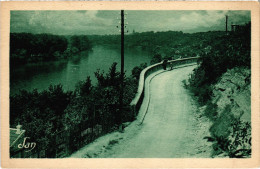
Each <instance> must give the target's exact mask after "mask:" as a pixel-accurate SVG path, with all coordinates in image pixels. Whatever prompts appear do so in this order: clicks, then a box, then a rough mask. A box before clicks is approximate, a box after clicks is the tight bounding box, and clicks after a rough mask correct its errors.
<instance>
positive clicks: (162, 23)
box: [10, 10, 251, 35]
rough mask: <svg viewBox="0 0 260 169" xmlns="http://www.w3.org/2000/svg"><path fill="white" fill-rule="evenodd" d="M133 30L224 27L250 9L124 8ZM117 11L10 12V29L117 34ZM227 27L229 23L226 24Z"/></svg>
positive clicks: (245, 15) (244, 20) (244, 16)
mask: <svg viewBox="0 0 260 169" xmlns="http://www.w3.org/2000/svg"><path fill="white" fill-rule="evenodd" d="M125 12H126V13H127V15H126V22H128V25H127V29H128V30H129V31H130V32H132V31H133V30H135V31H136V32H144V31H168V30H173V31H183V32H189V33H193V32H205V31H213V30H225V15H228V16H229V24H231V22H232V23H235V24H244V23H247V22H248V21H250V20H251V16H250V11H181V10H180V11H125ZM119 13H120V11H93V10H92V11H11V23H10V24H11V25H10V26H11V30H10V31H11V32H29V33H51V34H59V35H75V34H117V33H118V34H119V30H118V28H116V26H117V25H120V24H119V23H118V22H119V20H118V19H117V18H120V14H119ZM229 29H230V26H229Z"/></svg>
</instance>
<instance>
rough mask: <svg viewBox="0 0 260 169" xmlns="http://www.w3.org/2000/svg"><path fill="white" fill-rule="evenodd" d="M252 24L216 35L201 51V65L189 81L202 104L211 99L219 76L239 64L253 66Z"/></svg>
mask: <svg viewBox="0 0 260 169" xmlns="http://www.w3.org/2000/svg"><path fill="white" fill-rule="evenodd" d="M250 29H251V26H250V23H249V24H247V25H245V26H243V27H242V28H241V29H240V30H239V31H237V32H231V33H230V34H229V35H223V36H220V37H215V38H213V39H211V40H210V41H209V42H208V45H207V46H206V47H205V48H204V49H203V50H202V51H201V52H200V57H201V58H200V61H199V63H200V65H199V67H198V68H196V69H195V70H194V73H193V74H192V76H191V78H190V80H189V82H190V87H191V90H192V92H193V93H194V94H195V96H198V100H199V102H200V103H201V104H205V103H206V102H207V101H209V100H210V97H211V94H212V89H211V87H210V86H211V85H212V84H214V83H215V82H216V81H217V80H218V78H219V77H220V76H221V75H222V74H223V73H225V72H226V71H227V69H232V68H234V67H237V66H240V67H241V66H244V67H249V68H250V66H251V62H250V61H251V54H250V53H251V47H250V46H251V41H250V39H251V37H250V36H251V34H250V32H251V30H250Z"/></svg>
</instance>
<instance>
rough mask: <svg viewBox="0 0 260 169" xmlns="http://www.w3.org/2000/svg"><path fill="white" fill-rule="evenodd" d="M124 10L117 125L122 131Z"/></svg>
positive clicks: (122, 13)
mask: <svg viewBox="0 0 260 169" xmlns="http://www.w3.org/2000/svg"><path fill="white" fill-rule="evenodd" d="M124 18H125V15H124V10H121V74H120V79H121V85H120V97H119V104H120V109H119V113H118V116H119V117H118V119H119V121H118V123H119V124H120V125H119V130H120V131H122V130H123V128H122V113H123V107H124V106H123V104H124V103H123V97H124V64H125V63H124V59H125V58H124V33H125V23H124Z"/></svg>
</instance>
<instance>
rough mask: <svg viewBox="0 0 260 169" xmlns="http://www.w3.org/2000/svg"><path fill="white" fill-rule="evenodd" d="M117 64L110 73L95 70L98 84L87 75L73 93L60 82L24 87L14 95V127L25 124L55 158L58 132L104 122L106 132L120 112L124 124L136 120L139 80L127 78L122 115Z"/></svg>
mask: <svg viewBox="0 0 260 169" xmlns="http://www.w3.org/2000/svg"><path fill="white" fill-rule="evenodd" d="M116 65H117V63H113V64H112V66H111V68H110V70H109V72H108V73H107V74H104V72H103V71H100V70H98V71H97V72H96V73H95V75H96V78H97V80H98V84H97V85H96V86H93V85H92V84H91V80H90V78H89V77H87V78H86V80H85V81H80V82H78V84H77V85H76V89H75V90H74V91H73V92H72V91H64V90H63V89H62V86H61V85H57V86H50V87H49V89H48V90H45V91H42V92H38V91H37V90H34V91H32V92H27V91H24V90H23V91H21V92H20V93H18V94H15V95H13V96H10V125H11V127H13V128H15V126H16V125H17V124H18V123H20V124H22V125H23V129H25V130H26V135H27V136H28V137H31V139H32V140H34V141H36V142H37V147H40V148H41V149H43V150H44V149H47V150H48V151H50V153H51V154H49V155H47V156H49V157H52V155H53V153H52V151H53V150H52V149H55V143H56V142H55V135H56V134H57V133H59V132H61V131H63V130H65V129H72V130H73V128H75V126H77V125H78V124H80V123H82V122H86V123H89V125H90V127H91V126H92V127H93V126H96V125H101V126H102V132H103V133H104V134H105V133H107V132H110V131H112V130H113V129H114V127H115V126H117V125H119V124H118V121H117V120H116V119H117V117H118V116H119V115H121V117H122V120H121V122H122V123H123V122H127V121H131V120H133V119H134V116H133V114H132V112H131V110H130V102H131V100H132V99H133V97H134V95H135V92H136V90H137V80H136V79H134V78H133V77H124V99H123V112H121V114H119V94H120V93H119V91H120V90H119V89H120V73H119V72H118V71H117V70H116ZM77 130H79V128H78V129H77ZM74 131H75V132H76V130H74ZM73 137H76V136H73ZM47 154H48V153H47Z"/></svg>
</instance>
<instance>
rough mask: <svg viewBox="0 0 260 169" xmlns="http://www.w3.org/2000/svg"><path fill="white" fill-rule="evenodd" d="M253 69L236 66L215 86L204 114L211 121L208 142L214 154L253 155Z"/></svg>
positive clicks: (221, 155)
mask: <svg viewBox="0 0 260 169" xmlns="http://www.w3.org/2000/svg"><path fill="white" fill-rule="evenodd" d="M250 78H251V72H250V69H247V68H233V69H230V70H228V71H227V72H226V73H224V74H223V75H222V76H221V77H220V79H219V81H218V82H217V83H216V84H215V85H212V86H211V87H212V97H211V101H209V102H208V103H207V105H206V106H204V107H202V109H204V115H205V116H207V117H208V118H209V119H211V120H212V122H213V124H212V126H211V127H210V129H209V131H210V133H211V136H210V137H206V138H207V139H208V141H212V142H213V149H214V152H213V154H212V156H213V157H231V158H232V157H236V158H242V157H249V156H250V155H251V92H250V89H251V82H250V81H251V80H250Z"/></svg>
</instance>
